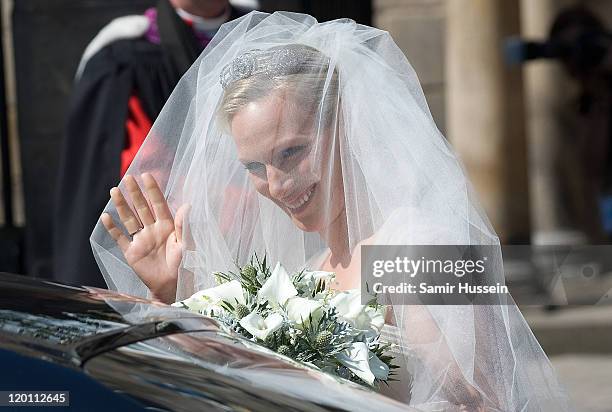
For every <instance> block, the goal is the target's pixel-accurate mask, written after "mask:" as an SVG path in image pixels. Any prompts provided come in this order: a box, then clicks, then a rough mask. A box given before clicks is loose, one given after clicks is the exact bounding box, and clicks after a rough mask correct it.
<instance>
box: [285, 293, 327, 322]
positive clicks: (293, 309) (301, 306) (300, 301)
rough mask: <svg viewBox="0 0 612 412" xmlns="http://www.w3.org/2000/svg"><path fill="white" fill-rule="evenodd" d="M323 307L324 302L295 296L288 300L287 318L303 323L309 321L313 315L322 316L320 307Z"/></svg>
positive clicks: (314, 317)
mask: <svg viewBox="0 0 612 412" xmlns="http://www.w3.org/2000/svg"><path fill="white" fill-rule="evenodd" d="M322 307H323V302H321V301H318V300H313V299H306V298H301V297H293V298H290V299H289V300H288V301H287V306H286V312H287V318H289V320H291V321H293V322H295V323H296V324H298V325H301V324H303V323H305V322H308V318H309V317H310V316H312V318H313V319H318V318H319V316H320V313H319V312H321V311H320V309H321V308H322Z"/></svg>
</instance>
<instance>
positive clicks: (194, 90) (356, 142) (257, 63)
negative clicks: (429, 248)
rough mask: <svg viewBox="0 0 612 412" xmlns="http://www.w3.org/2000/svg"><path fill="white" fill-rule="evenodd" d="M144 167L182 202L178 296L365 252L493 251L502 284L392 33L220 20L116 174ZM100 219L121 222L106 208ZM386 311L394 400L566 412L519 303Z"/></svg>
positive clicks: (464, 185) (100, 245) (343, 24)
mask: <svg viewBox="0 0 612 412" xmlns="http://www.w3.org/2000/svg"><path fill="white" fill-rule="evenodd" d="M144 172H148V173H151V174H152V175H153V176H154V177H155V178H156V180H157V181H158V182H159V184H160V186H161V189H162V191H163V192H164V195H165V197H166V199H167V200H168V203H169V206H170V208H171V210H172V211H173V212H176V211H177V210H178V209H179V207H181V206H182V205H184V204H188V205H189V207H190V209H189V213H188V215H187V216H186V218H185V221H184V224H183V229H184V230H183V232H182V233H183V234H182V238H181V239H179V241H181V242H182V247H183V259H182V262H181V265H180V268H179V277H178V289H177V295H176V299H177V300H179V299H184V298H186V297H188V296H191V294H193V293H194V292H195V291H197V290H200V289H204V288H207V287H211V286H214V285H215V283H214V279H213V277H212V276H211V273H213V272H216V271H228V270H232V269H234V268H235V263H238V264H239V265H243V264H245V263H246V262H248V260H249V259H250V258H251V257H252V255H253V254H254V253H257V254H258V255H260V256H263V255H264V254H265V255H266V256H267V259H268V260H269V261H270V262H276V261H280V262H282V264H283V265H284V266H285V267H286V268H287V269H288V270H289V271H295V270H299V269H300V268H304V267H311V268H312V267H313V266H314V267H317V265H316V264H315V261H316V260H317V259H318V258H320V257H321V256H322V254H325V253H329V252H326V251H327V250H335V251H338V250H341V251H342V250H344V249H346V250H347V251H351V250H354V249H355V248H356V247H357V246H358V245H359V244H360V242H363V241H364V240H365V239H370V240H371V242H370V243H372V242H373V243H374V244H379V245H386V244H395V245H448V244H451V245H453V244H464V245H489V246H491V247H492V248H494V249H495V250H496V251H497V253H496V255H495V256H493V262H492V267H493V270H492V271H491V273H488V274H487V276H489V277H490V278H491V279H489V280H497V281H501V282H502V283H503V278H504V272H503V264H502V259H501V251H500V248H499V240H498V238H497V236H496V234H495V231H494V230H493V228H492V227H491V225H490V224H489V222H488V219H487V217H486V215H485V214H484V212H483V211H482V210H481V208H480V206H479V205H478V201H477V199H476V196H475V194H474V192H473V190H472V188H471V185H470V183H469V181H468V179H467V177H466V175H465V173H464V171H463V168H462V166H461V164H460V162H459V160H458V158H457V156H456V155H455V154H454V152H453V150H452V148H451V147H450V146H449V144H448V142H447V141H446V139H445V138H444V137H443V136H442V135H441V133H440V132H439V130H438V129H437V127H436V125H435V123H434V121H433V119H432V117H431V114H430V112H429V109H428V107H427V103H426V100H425V97H424V95H423V92H422V90H421V87H420V84H419V81H418V79H417V76H416V74H415V73H414V70H413V69H412V67H411V66H410V64H409V63H408V61H407V59H406V57H405V56H404V55H403V53H402V52H401V50H400V49H399V48H398V47H397V46H396V45H395V43H394V42H393V40H392V39H391V37H390V36H389V34H388V33H387V32H385V31H382V30H378V29H375V28H372V27H368V26H363V25H359V24H356V23H355V22H353V21H351V20H347V19H344V20H335V21H331V22H325V23H318V22H317V21H316V20H315V19H314V18H313V17H311V16H308V15H303V14H296V13H274V14H267V13H261V12H252V13H250V14H248V15H246V16H244V17H241V18H239V19H237V20H234V21H232V22H229V23H226V24H224V25H223V26H222V27H221V28H220V29H219V31H218V33H217V35H216V36H215V37H214V38H213V40H212V41H211V42H210V44H209V45H208V46H207V47H206V49H205V50H204V52H203V53H202V55H201V56H200V57H199V58H198V59H197V61H196V62H195V63H194V64H193V66H192V68H191V69H189V71H188V72H187V73H186V74H185V75H184V77H183V78H182V79H181V81H180V82H179V84H178V85H177V87H176V89H175V90H174V92H173V93H172V95H171V96H170V98H169V100H168V102H167V103H166V105H165V106H164V108H163V110H162V111H161V113H160V115H159V117H158V118H157V120H156V121H155V123H154V125H153V128H152V130H151V132H150V133H149V135H148V137H147V139H146V141H145V142H144V144H143V146H142V148H141V149H140V151H139V153H138V155H137V156H136V158H135V160H134V162H133V163H132V165H131V166H130V169H129V170H128V172H127V174H128V175H132V176H135V177H136V178H137V180H138V181H140V174H141V173H144ZM119 188H120V189H121V190H122V191H124V192H125V184H124V182H121V184H120V185H119ZM105 212H107V213H109V214H110V215H111V216H112V217H113V219H114V221H115V222H120V221H121V219H120V218H119V216H118V213H117V210H116V208H115V207H114V205H113V204H112V203H111V202H109V204H108V205H107V207H106V209H105ZM91 243H92V247H93V250H94V254H95V256H96V259H97V261H98V263H99V265H100V268H101V270H102V272H103V274H104V276H105V278H106V280H107V283H108V285H109V287H110V288H112V289H115V290H119V291H121V292H124V293H129V294H133V295H137V296H143V297H146V296H147V294H148V293H147V288H146V287H145V285H144V284H143V282H142V281H141V280H140V279H139V277H138V276H137V275H136V274H135V272H134V271H133V270H132V268H131V267H130V266H129V265H128V264H127V263H126V259H125V256H124V254H123V252H122V250H121V248H120V247H119V246H118V245H117V243H116V242H115V241H114V240H113V238H112V237H111V236H110V235H109V233H108V232H107V231H106V230H105V228H104V227H103V226H102V225H100V224H99V225H98V226H97V227H96V228H95V230H94V232H93V234H92V237H91ZM356 275H357V274H356ZM169 310H170V309H169ZM392 310H393V323H394V325H395V326H386V327H385V329H384V331H383V333H384V335H385V336H387V337H388V338H389V339H391V340H393V341H394V342H397V343H398V346H397V348H396V350H397V359H398V361H399V363H400V364H401V365H402V367H401V368H400V371H399V381H397V382H392V383H391V384H390V387H389V388H388V389H383V390H384V391H387V392H386V393H388V394H389V395H390V396H392V397H394V398H396V399H401V400H402V401H404V402H406V403H409V404H410V405H414V406H417V407H418V408H421V409H424V410H427V409H429V410H449V409H450V410H452V408H456V407H459V405H460V404H461V402H463V400H464V399H468V398H470V397H471V398H474V395H473V394H469V396H468V394H467V392H470V391H473V392H475V393H476V395H477V396H476V397H477V398H479V399H481V400H482V403H481V406H483V407H484V408H485V409H486V410H502V411H553V410H554V411H563V410H569V409H570V407H569V406H568V402H567V397H566V395H565V392H564V391H563V390H562V388H560V386H559V385H558V383H557V379H556V377H555V374H554V372H553V370H552V367H551V365H550V362H549V361H548V359H547V357H546V355H545V354H544V352H543V351H542V349H541V347H540V346H539V344H538V342H537V341H536V339H535V337H534V336H533V334H532V333H531V330H530V329H529V327H528V325H527V324H526V322H525V320H524V319H523V317H522V315H521V313H520V311H519V310H518V309H517V307H516V306H515V305H514V303H511V302H510V303H509V304H507V305H501V304H500V305H488V306H484V305H481V306H477V305H474V306H471V305H463V306H427V305H416V306H405V305H404V306H402V305H401V304H400V302H397V303H395V302H394V305H393V308H392ZM466 388H467V389H466Z"/></svg>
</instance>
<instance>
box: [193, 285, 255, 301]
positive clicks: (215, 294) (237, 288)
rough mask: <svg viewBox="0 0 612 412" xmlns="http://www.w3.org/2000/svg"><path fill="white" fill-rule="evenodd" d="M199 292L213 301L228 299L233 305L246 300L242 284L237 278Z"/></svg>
mask: <svg viewBox="0 0 612 412" xmlns="http://www.w3.org/2000/svg"><path fill="white" fill-rule="evenodd" d="M198 293H201V294H202V295H203V296H206V297H208V298H209V299H210V300H212V301H213V302H221V301H226V302H229V303H231V304H232V305H236V302H238V303H242V304H243V305H244V304H245V302H246V301H245V299H244V293H243V291H242V285H241V284H240V282H239V281H237V280H230V281H229V282H226V283H222V284H220V285H219V286H215V287H214V288H209V289H204V290H203V291H201V292H198Z"/></svg>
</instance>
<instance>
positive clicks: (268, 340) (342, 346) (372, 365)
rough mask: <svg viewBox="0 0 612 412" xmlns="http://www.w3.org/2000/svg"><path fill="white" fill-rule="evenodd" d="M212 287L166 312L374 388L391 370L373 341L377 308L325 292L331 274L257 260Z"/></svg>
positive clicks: (220, 276)
mask: <svg viewBox="0 0 612 412" xmlns="http://www.w3.org/2000/svg"><path fill="white" fill-rule="evenodd" d="M215 278H216V281H217V283H218V286H216V287H213V288H209V289H205V290H202V291H199V292H197V293H196V294H194V295H193V296H191V297H190V298H188V299H185V300H183V301H179V302H176V303H174V304H173V306H179V307H183V308H186V309H189V310H192V311H196V312H199V313H201V314H203V315H206V316H210V317H213V318H215V319H217V320H219V321H220V322H221V323H223V324H225V325H227V326H228V327H229V328H230V329H231V330H233V331H234V332H237V333H239V334H241V335H242V336H244V337H246V338H248V339H250V340H251V341H253V342H256V343H258V344H260V345H263V346H265V347H267V348H269V349H271V350H273V351H275V352H277V353H279V354H281V355H284V356H288V357H290V358H292V359H294V360H296V361H300V362H303V363H305V364H307V365H310V366H314V367H316V368H318V369H321V370H323V371H326V372H329V373H332V374H334V375H337V376H339V377H342V378H345V379H349V380H351V381H354V382H358V383H361V384H367V385H370V386H376V385H377V384H379V383H380V382H385V383H386V382H387V381H388V380H392V379H390V376H391V375H392V374H393V370H394V369H395V368H397V366H396V365H393V363H392V359H393V358H392V357H391V356H389V355H387V354H385V351H386V350H387V349H388V348H389V347H390V346H391V345H390V344H389V343H385V342H382V341H381V340H380V330H381V328H382V326H383V324H384V307H383V306H380V305H377V304H376V303H375V300H372V301H371V302H370V303H369V304H368V305H361V299H360V298H361V297H360V293H359V291H358V290H351V291H346V292H338V291H333V290H331V289H330V287H329V286H330V284H331V282H332V281H333V279H334V273H331V272H323V271H301V272H299V273H296V274H294V275H292V276H290V275H289V274H288V273H287V271H286V270H285V268H284V267H283V266H282V265H281V264H280V263H277V264H276V266H275V267H274V270H272V271H271V270H270V269H269V267H268V265H267V264H266V258H265V257H264V258H263V259H262V260H259V259H258V258H257V256H255V258H254V259H251V263H250V264H247V265H245V266H244V267H242V268H239V271H238V273H233V272H229V273H216V274H215Z"/></svg>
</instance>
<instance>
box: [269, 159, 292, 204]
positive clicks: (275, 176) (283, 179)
mask: <svg viewBox="0 0 612 412" xmlns="http://www.w3.org/2000/svg"><path fill="white" fill-rule="evenodd" d="M266 175H267V178H268V190H269V191H270V195H271V196H272V197H273V198H275V199H283V198H284V197H285V196H286V195H287V194H288V193H289V191H288V190H289V188H290V186H291V182H290V180H291V179H289V176H288V175H287V173H285V172H283V171H282V170H280V169H278V168H276V167H274V166H272V165H266Z"/></svg>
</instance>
